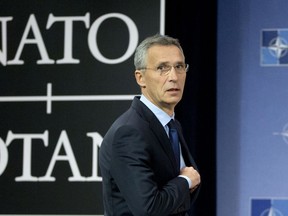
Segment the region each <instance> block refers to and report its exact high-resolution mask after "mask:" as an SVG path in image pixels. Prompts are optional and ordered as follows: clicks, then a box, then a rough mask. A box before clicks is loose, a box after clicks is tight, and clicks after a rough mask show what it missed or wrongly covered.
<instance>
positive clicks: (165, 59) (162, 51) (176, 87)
mask: <svg viewBox="0 0 288 216" xmlns="http://www.w3.org/2000/svg"><path fill="white" fill-rule="evenodd" d="M184 63H185V59H184V56H183V54H182V52H181V51H180V50H179V48H178V47H177V46H159V45H156V46H152V47H150V48H149V50H148V57H147V66H146V68H147V69H146V70H145V71H141V72H138V75H137V71H136V79H137V82H138V84H139V85H140V86H141V89H142V93H143V94H144V95H145V97H146V98H147V99H149V100H150V101H151V102H152V103H153V104H155V105H156V106H158V107H159V108H160V109H162V110H164V111H165V112H167V113H168V114H172V113H173V111H174V107H175V106H176V104H177V103H178V102H179V101H180V100H181V98H182V95H183V90H184V85H185V79H186V72H184V73H177V72H176V70H175V68H174V67H172V68H171V70H170V71H169V72H168V74H162V75H161V73H159V70H158V71H157V68H159V67H160V66H163V65H166V66H167V65H168V66H176V65H179V64H182V65H183V64H184Z"/></svg>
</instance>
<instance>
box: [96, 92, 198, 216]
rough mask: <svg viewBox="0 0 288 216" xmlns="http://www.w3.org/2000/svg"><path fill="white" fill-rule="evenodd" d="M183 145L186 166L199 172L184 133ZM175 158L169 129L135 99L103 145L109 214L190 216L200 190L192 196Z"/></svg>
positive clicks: (104, 185) (105, 193) (101, 164)
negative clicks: (187, 212)
mask: <svg viewBox="0 0 288 216" xmlns="http://www.w3.org/2000/svg"><path fill="white" fill-rule="evenodd" d="M178 127H179V129H180V130H181V128H180V124H179V123H178ZM180 142H181V148H182V154H183V157H184V160H185V163H186V165H187V166H193V167H194V168H196V164H195V162H194V160H193V158H192V156H191V154H190V153H189V150H188V147H187V144H186V142H185V140H184V138H183V136H182V133H180ZM173 157H174V155H173V150H172V147H171V144H170V141H169V138H168V136H167V134H166V132H165V130H164V128H163V126H162V125H161V123H160V122H159V120H158V119H157V118H156V116H155V115H154V114H153V113H152V112H151V111H150V110H149V109H148V108H147V107H146V106H145V105H144V104H143V103H142V102H141V101H140V100H139V97H135V98H134V100H133V102H132V105H131V107H130V108H129V109H128V110H127V111H126V112H125V113H124V114H123V115H121V116H120V117H119V118H118V119H117V120H116V121H115V122H114V123H113V125H112V126H111V128H110V129H109V130H108V132H107V134H106V135H105V137H104V139H103V142H102V144H101V147H100V155H99V163H100V169H101V175H102V177H103V201H104V208H105V215H106V216H112V215H113V216H114V215H121V216H123V215H135V216H141V215H155V216H167V215H171V214H179V215H188V214H186V213H185V212H186V211H188V210H189V209H190V207H191V204H192V202H193V201H194V200H195V198H196V196H197V194H198V190H199V189H197V190H196V191H195V192H193V193H192V194H191V193H190V192H189V188H188V183H187V181H186V179H184V178H182V177H177V176H178V175H179V168H178V167H177V166H176V162H175V159H174V158H173ZM196 169H197V168H196Z"/></svg>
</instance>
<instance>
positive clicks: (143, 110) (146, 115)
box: [132, 97, 179, 174]
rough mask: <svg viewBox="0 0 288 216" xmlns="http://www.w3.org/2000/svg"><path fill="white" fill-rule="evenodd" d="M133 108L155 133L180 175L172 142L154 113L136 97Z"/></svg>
mask: <svg viewBox="0 0 288 216" xmlns="http://www.w3.org/2000/svg"><path fill="white" fill-rule="evenodd" d="M132 106H134V108H135V109H136V110H137V111H138V112H139V114H140V115H141V116H143V119H145V120H146V121H147V122H148V123H149V126H150V128H151V131H152V132H153V133H154V135H155V137H157V139H158V142H159V143H160V145H161V147H162V148H163V149H164V151H165V152H166V154H167V155H168V157H169V160H170V162H171V164H172V166H173V167H174V170H175V172H177V173H176V174H178V173H179V167H177V165H176V161H175V158H174V157H175V156H174V153H173V149H172V145H171V143H170V140H169V138H168V136H167V134H166V131H165V129H164V128H163V126H162V125H161V123H160V122H159V120H158V119H157V117H156V116H155V115H154V113H153V112H152V111H151V110H150V109H149V108H148V107H146V106H145V105H144V104H143V103H142V102H141V101H140V100H139V97H135V99H134V100H133V103H132Z"/></svg>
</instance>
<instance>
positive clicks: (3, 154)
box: [0, 138, 8, 175]
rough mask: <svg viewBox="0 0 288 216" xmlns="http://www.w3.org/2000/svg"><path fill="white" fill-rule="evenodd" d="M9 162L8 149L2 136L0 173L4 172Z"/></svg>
mask: <svg viewBox="0 0 288 216" xmlns="http://www.w3.org/2000/svg"><path fill="white" fill-rule="evenodd" d="M7 163H8V150H7V148H6V146H5V143H4V142H3V140H2V139H1V138H0V175H2V173H3V172H4V170H5V169H6V166H7Z"/></svg>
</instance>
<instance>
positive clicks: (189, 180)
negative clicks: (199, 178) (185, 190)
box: [178, 175, 192, 189]
mask: <svg viewBox="0 0 288 216" xmlns="http://www.w3.org/2000/svg"><path fill="white" fill-rule="evenodd" d="M178 177H182V178H185V179H186V180H187V182H188V185H189V189H191V188H192V181H191V179H190V178H188V177H187V176H184V175H179V176H178Z"/></svg>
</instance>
